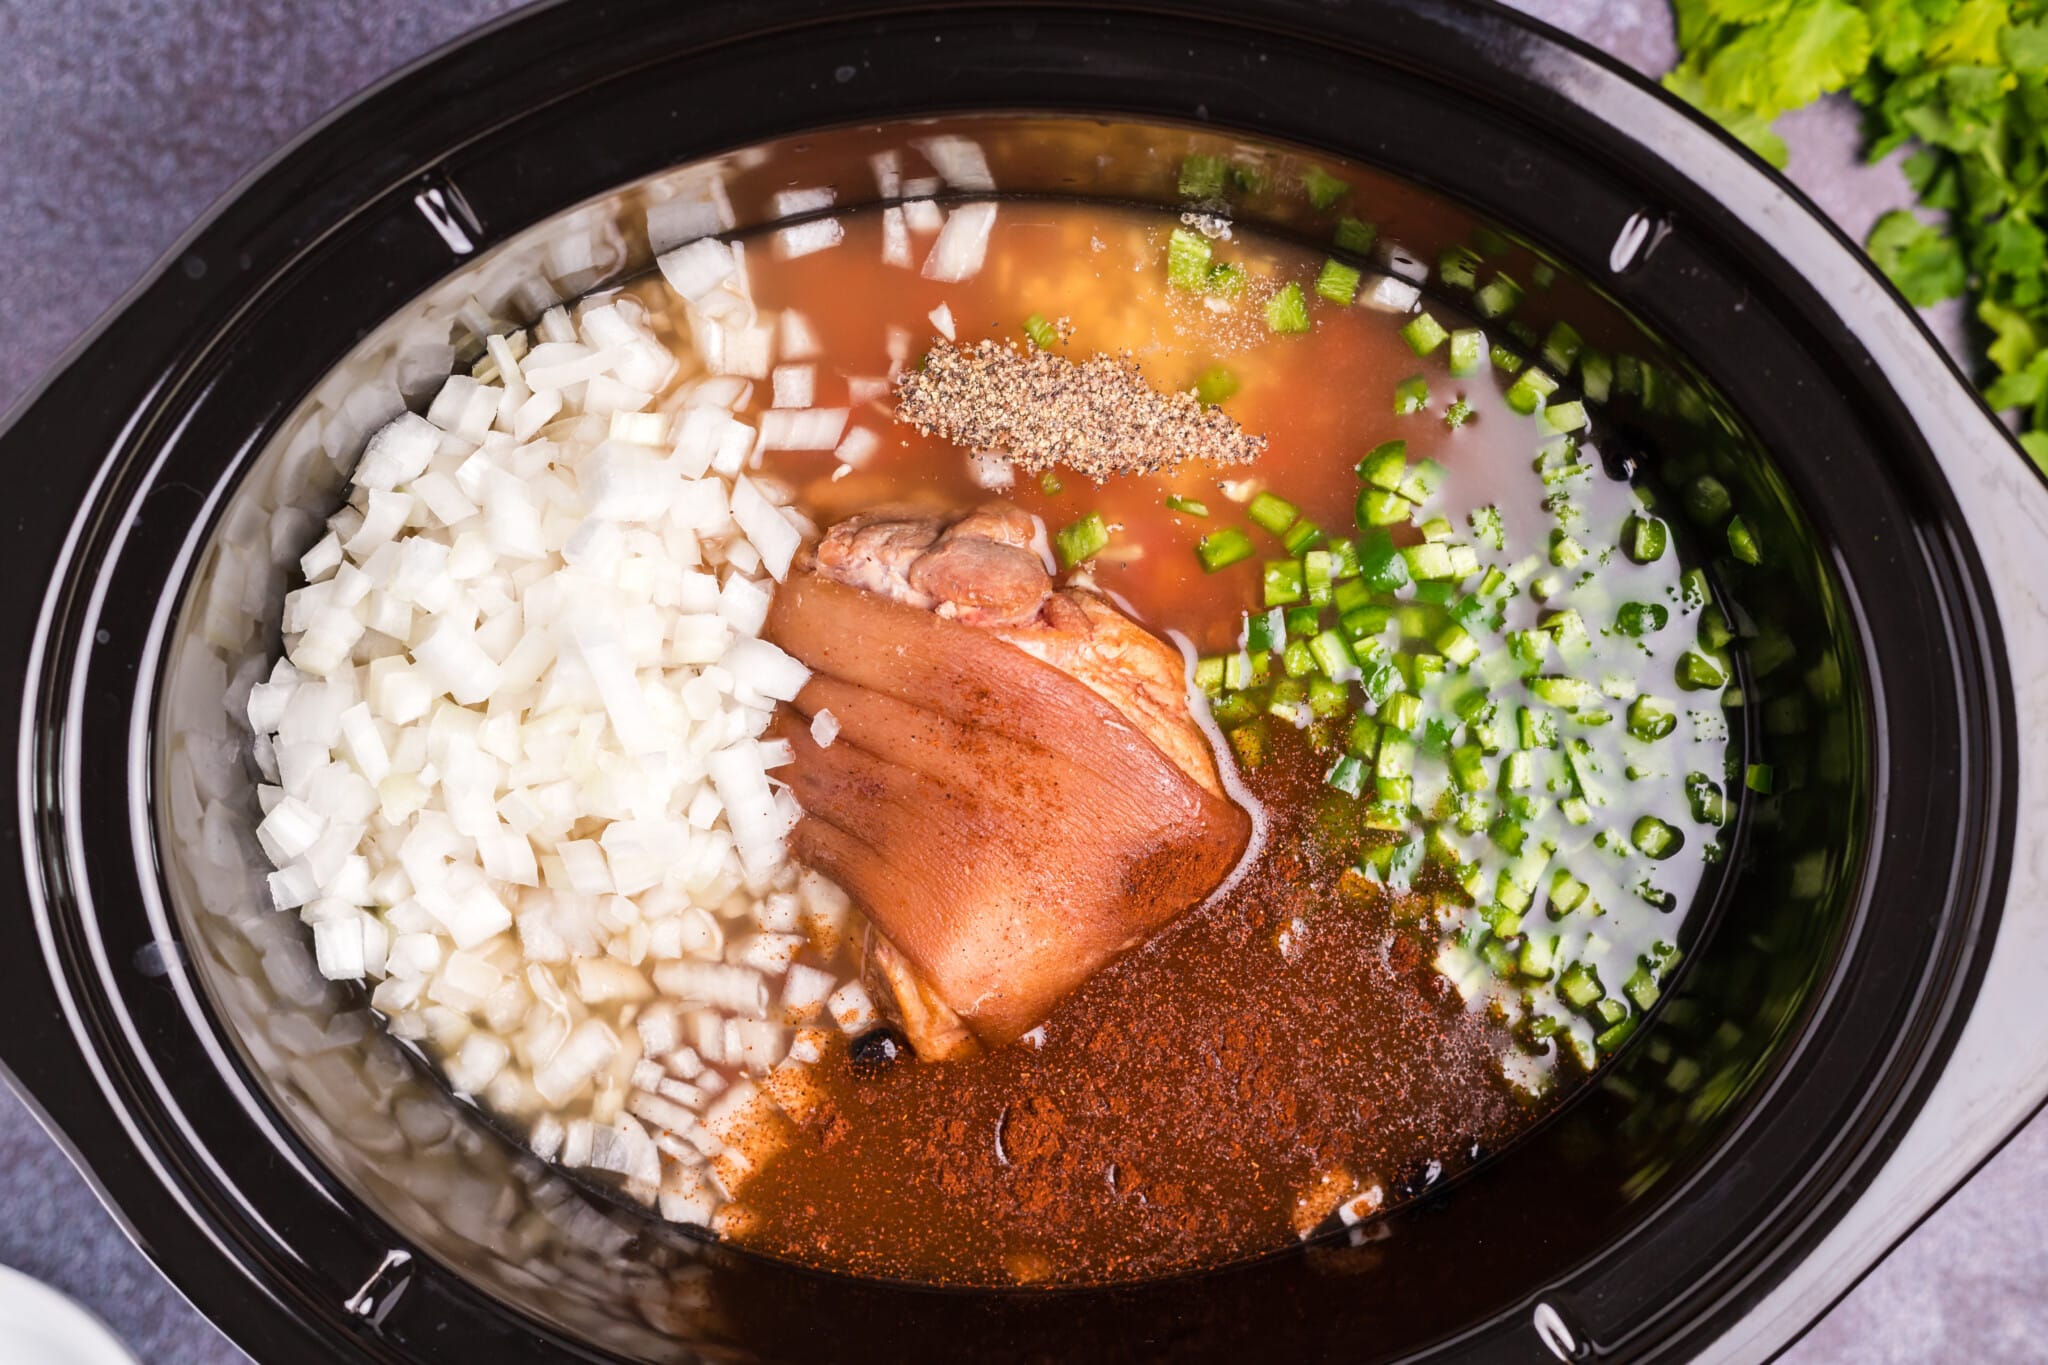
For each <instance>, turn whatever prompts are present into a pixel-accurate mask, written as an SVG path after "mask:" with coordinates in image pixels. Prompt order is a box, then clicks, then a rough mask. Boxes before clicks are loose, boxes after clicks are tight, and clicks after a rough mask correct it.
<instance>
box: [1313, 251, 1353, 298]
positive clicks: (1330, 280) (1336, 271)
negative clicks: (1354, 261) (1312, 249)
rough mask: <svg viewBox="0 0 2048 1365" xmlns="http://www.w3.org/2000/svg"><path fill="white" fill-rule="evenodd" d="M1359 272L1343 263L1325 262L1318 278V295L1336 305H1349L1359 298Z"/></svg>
mask: <svg viewBox="0 0 2048 1365" xmlns="http://www.w3.org/2000/svg"><path fill="white" fill-rule="evenodd" d="M1359 278H1360V276H1359V270H1358V267H1357V266H1352V265H1345V264H1344V263H1343V262H1342V261H1324V262H1323V268H1322V271H1321V272H1320V273H1319V274H1318V275H1317V276H1316V293H1318V294H1320V295H1322V296H1323V297H1324V298H1326V299H1328V300H1329V301H1330V302H1331V303H1335V304H1340V305H1343V304H1349V303H1350V302H1351V300H1352V299H1354V298H1356V297H1357V296H1358V281H1359Z"/></svg>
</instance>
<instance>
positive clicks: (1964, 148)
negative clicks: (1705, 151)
mask: <svg viewBox="0 0 2048 1365" xmlns="http://www.w3.org/2000/svg"><path fill="white" fill-rule="evenodd" d="M1673 8H1674V10H1675V11H1676V14H1677V19H1678V43H1679V50H1680V52H1681V53H1682V54H1683V57H1682V60H1681V61H1680V62H1679V65H1678V67H1677V68H1676V69H1675V70H1673V71H1672V72H1671V74H1670V75H1668V76H1666V77H1665V79H1664V84H1665V86H1666V88H1668V89H1670V90H1671V91H1672V92H1674V93H1675V94H1678V95H1680V96H1681V97H1683V98H1685V99H1687V100H1690V101H1691V102H1692V103H1693V104H1695V105H1697V106H1698V107H1699V108H1701V109H1702V110H1704V111H1706V112H1707V113H1709V114H1711V115H1713V116H1714V117H1715V118H1716V119H1718V120H1720V122H1721V123H1723V124H1724V125H1726V126H1727V128H1728V129H1729V131H1731V132H1733V133H1734V134H1735V135H1736V136H1738V137H1740V138H1741V139H1742V140H1743V141H1744V142H1746V143H1748V144H1749V146H1750V147H1751V148H1753V149H1754V150H1755V151H1756V152H1757V153H1758V154H1759V155H1761V156H1763V157H1764V158H1765V159H1766V160H1768V161H1770V162H1771V163H1772V164H1773V165H1777V166H1783V165H1784V164H1785V144H1784V142H1783V141H1782V140H1780V139H1779V137H1778V135H1777V134H1776V133H1775V132H1773V131H1772V129H1771V121H1772V120H1773V119H1775V118H1776V117H1777V116H1778V115H1779V114H1781V113H1784V112H1785V111H1786V110H1788V109H1796V108H1798V107H1799V106H1801V105H1804V104H1806V103H1808V102H1810V101H1812V100H1814V99H1816V98H1818V97H1819V96H1821V95H1824V94H1828V93H1831V92H1833V91H1836V90H1847V91H1848V92H1849V93H1850V95H1851V96H1852V97H1853V98H1854V99H1855V100H1856V102H1857V103H1858V104H1860V105H1862V106H1863V109H1864V113H1865V117H1866V119H1867V121H1868V128H1869V133H1870V156H1871V158H1872V159H1873V160H1875V159H1877V158H1879V157H1882V156H1885V155H1887V154H1889V153H1890V152H1892V151H1893V150H1895V149H1896V148H1898V147H1900V146H1903V145H1905V144H1907V143H1917V144H1918V146H1917V149H1916V150H1915V151H1914V152H1913V153H1912V155H1910V156H1909V157H1907V159H1906V161H1905V163H1904V169H1905V172H1906V176H1907V178H1908V180H1909V181H1910V182H1911V184H1912V186H1913V188H1914V190H1915V192H1917V193H1918V195H1919V197H1920V207H1921V208H1922V209H1923V210H1935V211H1938V213H1939V214H1941V215H1945V216H1941V217H1934V218H1930V217H1926V216H1923V215H1922V214H1921V213H1918V212H1913V211H1908V210H1903V209H1901V210H1897V211H1895V212H1892V213H1888V214H1886V215H1885V216H1884V217H1883V218H1880V219H1879V220H1878V222H1877V225H1876V226H1875V227H1874V228H1872V229H1871V233H1870V239H1869V241H1868V243H1867V246H1868V248H1869V250H1870V254H1871V256H1872V258H1873V259H1874V260H1875V261H1876V262H1877V264H1878V265H1879V266H1880V267H1881V268H1882V269H1883V270H1884V272H1885V273H1886V274H1887V275H1889V276H1890V277H1891V279H1892V282H1893V283H1894V284H1896V285H1897V286H1898V287H1899V291H1900V292H1901V293H1903V294H1904V295H1905V296H1906V298H1907V299H1909V300H1910V301H1912V302H1913V303H1914V304H1916V305H1919V306H1921V307H1925V306H1927V305H1928V304H1932V303H1938V302H1940V301H1941V300H1943V299H1948V298H1953V297H1955V296H1957V295H1959V294H1963V293H1965V292H1967V293H1969V294H1970V295H1971V296H1972V297H1974V298H1975V300H1976V312H1977V317H1978V320H1979V321H1981V322H1982V323H1983V324H1984V327H1985V328H1986V330H1987V333H1988V336H1989V338H1990V340H1989V344H1988V346H1987V348H1986V352H1985V354H1986V358H1987V359H1988V360H1989V361H1990V366H1989V369H1988V370H1987V375H1988V377H1989V382H1988V383H1986V385H1985V390H1984V395H1985V398H1986V399H1987V400H1988V401H1989V402H1990V404H1991V406H1993V407H1994V408H1998V409H2001V410H2004V409H2015V408H2016V409H2020V410H2021V421H2020V427H2021V432H2020V443H2021V444H2022V445H2023V446H2025V447H2026V450H2027V453H2028V454H2029V455H2031V456H2032V457H2033V458H2034V461H2035V462H2036V463H2037V464H2039V465H2041V467H2042V468H2043V469H2044V470H2048V233H2044V230H2043V223H2044V221H2048V0H1673Z"/></svg>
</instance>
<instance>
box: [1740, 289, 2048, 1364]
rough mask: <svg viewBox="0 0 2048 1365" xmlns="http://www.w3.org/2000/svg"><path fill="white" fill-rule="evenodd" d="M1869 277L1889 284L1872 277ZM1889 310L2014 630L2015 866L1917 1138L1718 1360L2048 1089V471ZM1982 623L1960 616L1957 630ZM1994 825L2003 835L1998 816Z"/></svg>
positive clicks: (1836, 1277)
mask: <svg viewBox="0 0 2048 1365" xmlns="http://www.w3.org/2000/svg"><path fill="white" fill-rule="evenodd" d="M1867 283H1868V284H1869V285H1870V286H1872V287H1877V288H1882V286H1881V285H1879V284H1878V282H1877V281H1876V280H1875V279H1874V278H1872V279H1871V280H1869V281H1867ZM1888 311H1889V312H1891V313H1892V314H1893V315H1894V317H1895V322H1894V323H1892V324H1890V325H1891V326H1893V327H1895V328H1896V329H1897V330H1898V332H1899V333H1901V335H1898V336H1883V335H1880V336H1872V335H1870V334H1869V333H1868V332H1864V333H1862V334H1860V335H1859V340H1862V341H1863V342H1864V343H1865V344H1866V345H1869V346H1871V348H1872V349H1873V351H1879V352H1882V351H1883V350H1885V349H1887V348H1888V347H1889V346H1890V345H1891V344H1893V343H1896V345H1897V347H1898V350H1899V354H1898V355H1896V356H1894V357H1893V358H1899V359H1906V360H1909V361H1910V362H1912V364H1913V366H1914V367H1916V368H1917V367H1919V366H1925V367H1928V368H1929V369H1930V370H1931V371H1933V370H1938V371H1943V373H1928V374H1927V375H1925V376H1924V377H1925V379H1926V381H1927V382H1924V383H1918V384H1912V385H1906V386H1902V388H1910V389H1912V390H1915V392H1912V393H1907V394H1905V395H1904V397H1905V401H1906V403H1907V405H1908V407H1909V408H1911V409H1912V410H1913V417H1914V420H1915V422H1916V424H1917V426H1918V427H1919V429H1920V431H1921V434H1922V435H1923V436H1924V437H1925V438H1926V440H1927V442H1928V444H1929V445H1930V446H1931V447H1932V449H1933V451H1934V454H1935V456H1936V458H1937V459H1938V460H1939V462H1940V464H1941V467H1942V471H1943V473H1944V474H1945V475H1946V477H1947V482H1948V484H1949V487H1950V489H1951V491H1952V492H1953V494H1954V496H1955V498H1956V501H1957V502H1958V503H1959V504H1960V506H1961V510H1962V513H1963V516H1962V524H1963V525H1965V526H1967V527H1968V528H1969V534H1970V536H1971V539H1972V540H1973V541H1974V543H1975V547H1976V549H1977V551H1978V553H1979V554H1980V555H1981V556H1982V560H1983V564H1984V569H1985V573H1986V576H1987V577H1988V579H1989V580H1990V587H1991V596H1992V600H1993V603H1994V605H1995V607H1996V611H1997V620H1996V622H1995V626H1996V629H1997V631H1998V632H1999V633H2000V634H2002V636H2003V645H2004V652H2005V661H2006V664H2007V676H2008V678H2009V679H2010V682H2011V687H2012V696H2013V722H2014V724H2013V726H2012V733H2013V736H2014V745H2013V750H2012V753H2013V754H2014V755H2016V757H2017V767H2018V771H2017V773H2001V774H1997V776H1998V777H2000V778H2001V779H2002V780H2003V782H2005V783H2009V784H2010V787H2009V789H2010V790H2013V791H2016V793H2017V795H2016V798H2015V799H2014V801H2013V809H2014V814H2015V819H2014V824H2013V837H2012V847H2011V849H2010V850H2009V852H2010V858H2011V866H2010V873H2009V880H2008V884H2007V889H2006V893H2005V897H2004V903H2003V905H2002V907H2000V914H1999V917H1998V920H1997V928H1996V931H1995V932H1996V939H1995V941H1994V945H1993V948H1992V951H1991V953H1990V954H1989V958H1988V963H1987V965H1986V967H1985V971H1984V976H1983V980H1982V981H1981V983H1980V984H1979V987H1978V990H1977V993H1976V996H1975V998H1974V1000H1972V1001H1971V1002H1970V1004H1969V1005H1968V1009H1969V1016H1968V1019H1967V1021H1966V1022H1965V1023H1964V1025H1963V1028H1962V1031H1961V1034H1960V1036H1959V1037H1958V1039H1957V1042H1956V1045H1955V1050H1954V1052H1953V1053H1952V1054H1951V1056H1950V1057H1949V1059H1948V1060H1947V1062H1946V1064H1945V1065H1944V1066H1943V1068H1942V1070H1941V1073H1940V1075H1939V1077H1938V1078H1937V1079H1936V1080H1935V1082H1934V1085H1933V1087H1932V1089H1931V1090H1930V1091H1929V1092H1928V1095H1927V1099H1926V1102H1925V1104H1924V1105H1923V1107H1922V1108H1921V1109H1920V1111H1919V1113H1918V1114H1917V1115H1916V1116H1915V1117H1914V1119H1913V1120H1912V1123H1911V1126H1910V1127H1909V1128H1907V1130H1906V1133H1905V1136H1904V1137H1903V1139H1902V1140H1901V1141H1900V1143H1899V1145H1898V1147H1897V1148H1896V1149H1895V1150H1894V1151H1893V1153H1892V1155H1891V1157H1890V1158H1889V1159H1888V1160H1887V1161H1886V1162H1885V1164H1884V1166H1883V1167H1882V1168H1881V1169H1880V1170H1879V1171H1878V1173H1877V1175H1876V1177H1875V1178H1874V1179H1873V1181H1872V1182H1871V1185H1870V1187H1869V1188H1868V1189H1867V1190H1865V1191H1864V1192H1863V1194H1862V1195H1861V1196H1860V1197H1859V1198H1858V1199H1857V1200H1856V1201H1855V1203H1854V1204H1853V1205H1851V1206H1850V1207H1849V1209H1848V1210H1847V1212H1846V1213H1844V1215H1843V1216H1842V1219H1841V1221H1840V1222H1839V1223H1838V1224H1837V1225H1836V1226H1835V1227H1834V1229H1833V1230H1832V1231H1831V1232H1829V1234H1828V1235H1827V1237H1826V1239H1825V1240H1824V1241H1823V1242H1822V1243H1821V1244H1820V1245H1818V1246H1817V1247H1815V1248H1814V1249H1813V1251H1812V1252H1811V1253H1810V1254H1809V1255H1808V1256H1807V1257H1806V1258H1805V1259H1804V1260H1803V1261H1802V1262H1801V1265H1800V1267H1799V1269H1798V1271H1796V1272H1795V1273H1794V1274H1792V1275H1790V1276H1787V1277H1786V1279H1785V1280H1784V1281H1783V1282H1781V1283H1780V1284H1779V1285H1778V1286H1777V1288H1775V1289H1774V1290H1773V1291H1772V1292H1771V1293H1770V1294H1769V1295H1768V1296H1767V1297H1766V1298H1765V1299H1764V1300H1762V1301H1761V1302H1760V1303H1758V1304H1757V1306H1756V1307H1755V1308H1754V1310H1753V1311H1752V1312H1750V1313H1749V1314H1748V1315H1747V1316H1746V1317H1745V1318H1744V1319H1743V1320H1742V1321H1741V1322H1740V1323H1738V1324H1737V1325H1736V1326H1735V1327H1734V1328H1733V1329H1731V1330H1730V1331H1729V1332H1728V1333H1727V1334H1726V1335H1725V1336H1724V1337H1723V1338H1722V1339H1721V1340H1720V1341H1718V1342H1717V1343H1716V1344H1715V1347H1714V1349H1712V1350H1710V1351H1709V1352H1707V1353H1706V1355H1705V1357H1703V1358H1707V1359H1713V1360H1730V1361H1733V1360H1751V1359H1763V1358H1765V1357H1767V1356H1768V1355H1769V1354H1771V1353H1772V1352H1773V1351H1774V1350H1775V1349H1776V1347H1777V1346H1778V1345H1781V1344H1782V1343H1784V1342H1787V1341H1790V1340H1791V1339H1792V1338H1793V1337H1794V1336H1796V1335H1797V1334H1798V1333H1799V1332H1800V1331H1801V1330H1803V1329H1804V1328H1805V1326H1806V1325H1807V1324H1809V1323H1812V1322H1814V1321H1815V1320H1817V1319H1818V1318H1819V1317H1820V1316H1821V1315H1822V1314H1823V1313H1825V1312H1827V1311H1828V1309H1829V1308H1830V1307H1832V1306H1833V1304H1834V1302H1835V1301H1836V1300H1837V1299H1839V1298H1840V1297H1841V1296H1842V1295H1843V1294H1845V1293H1846V1292H1848V1290H1849V1289H1850V1288H1851V1287H1853V1285H1854V1284H1855V1282H1856V1281H1857V1280H1858V1279H1859V1278H1860V1277H1861V1276H1862V1275H1863V1274H1864V1273H1865V1271H1867V1270H1868V1269H1870V1268H1871V1267H1873V1266H1874V1265H1875V1264H1876V1262H1877V1261H1878V1260H1879V1259H1880V1258H1881V1257H1882V1256H1883V1255H1884V1254H1886V1253H1887V1252H1889V1251H1890V1250H1891V1249H1892V1248H1893V1247H1895V1246H1896V1245H1897V1244H1898V1243H1899V1242H1901V1241H1903V1240H1905V1238H1906V1237H1907V1236H1908V1235H1909V1234H1910V1233H1911V1232H1912V1231H1913V1229H1914V1227H1916V1226H1917V1225H1918V1223H1919V1221H1920V1220H1921V1219H1922V1218H1923V1217H1924V1216H1925V1215H1926V1214H1927V1213H1930V1212H1932V1211H1933V1209H1935V1208H1937V1207H1939V1205H1940V1198H1936V1199H1930V1198H1929V1192H1930V1191H1932V1192H1935V1193H1937V1194H1938V1195H1939V1196H1940V1197H1941V1198H1945V1197H1946V1196H1947V1195H1948V1194H1950V1193H1953V1192H1954V1191H1955V1190H1956V1189H1957V1188H1958V1187H1960V1186H1961V1185H1962V1184H1963V1182H1964V1181H1966V1180H1968V1179H1969V1178H1970V1177H1971V1176H1972V1175H1973V1174H1975V1172H1976V1171H1977V1169H1978V1168H1979V1167H1980V1166H1981V1165H1983V1163H1985V1162H1986V1161H1988V1160H1989V1159H1990V1158H1991V1157H1992V1156H1993V1155H1994V1154H1995V1153H1996V1152H1997V1151H1998V1149H1999V1148H2000V1147H2002V1146H2003V1145H2004V1144H2005V1142H2006V1141H2007V1140H2008V1139H2009V1138H2010V1137H2011V1136H2012V1135H2013V1134H2014V1133H2016V1132H2017V1131H2018V1130H2019V1128H2020V1127H2021V1126H2023V1125H2024V1124H2025V1123H2026V1122H2027V1121H2028V1120H2029V1119H2030V1118H2031V1117H2032V1116H2033V1115H2034V1114H2035V1113H2036V1111H2037V1110H2038V1109H2039V1108H2040V1107H2041V1105H2042V1103H2043V1101H2044V1098H2048V1010H2044V1009H2043V1008H2042V992H2043V988H2044V983H2048V578H2044V576H2043V575H2042V573H2041V571H2040V570H2041V565H2042V561H2043V559H2044V557H2048V480H2044V478H2043V476H2042V473H2041V471H2040V470H2038V469H2037V468H2036V467H2035V466H2034V464H2033V463H2032V461H2031V460H2029V459H2028V458H2027V457H2026V455H2025V454H2024V452H2022V451H2021V450H2020V449H2019V447H2018V446H2017V444H2016V443H2015V442H2014V441H2013V439H2012V436H2011V435H2010V433H2008V432H2007V431H2006V430H2005V429H2004V427H2002V426H2001V425H2000V424H1999V423H1998V421H1997V420H1996V419H1995V418H1994V417H1993V416H1992V415H1991V413H1990V412H1988V411H1987V410H1986V409H1985V408H1984V406H1983V404H1982V403H1981V402H1979V401H1978V400H1977V398H1976V396H1975V395H1974V394H1973V393H1972V392H1971V391H1970V389H1969V388H1968V387H1967V386H1966V385H1965V384H1963V383H1961V382H1958V381H1959V379H1960V376H1957V375H1955V374H1954V373H1953V372H1952V369H1951V367H1950V366H1949V365H1948V362H1947V360H1946V358H1945V357H1943V356H1942V354H1941V353H1940V351H1939V350H1938V349H1937V348H1936V347H1935V345H1934V343H1933V339H1932V338H1931V337H1930V336H1928V335H1927V333H1926V332H1925V330H1924V329H1921V328H1919V327H1917V326H1916V325H1915V323H1914V321H1913V319H1912V317H1911V315H1910V314H1907V313H1906V312H1905V310H1904V309H1896V308H1895V309H1891V310H1888ZM1908 352H1917V354H1907V353H1908ZM1887 368H1889V367H1887ZM1893 373H1897V372H1896V371H1894V372H1893ZM1969 625H1970V623H1958V629H1959V630H1963V629H1968V628H1969ZM1935 647H1938V645H1937V646H1935ZM1991 761H1992V762H1994V763H2002V762H2004V761H2005V755H2002V754H1993V755H1991ZM1984 837H1985V838H1986V840H1987V841H1989V840H1993V839H1997V838H1999V837H2001V836H2000V834H1999V832H1998V831H1996V830H1988V831H1985V832H1984ZM1931 852H1932V853H1933V854H1935V855H1937V856H1938V855H1940V854H1943V853H1944V852H1945V850H1932V851H1931Z"/></svg>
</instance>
